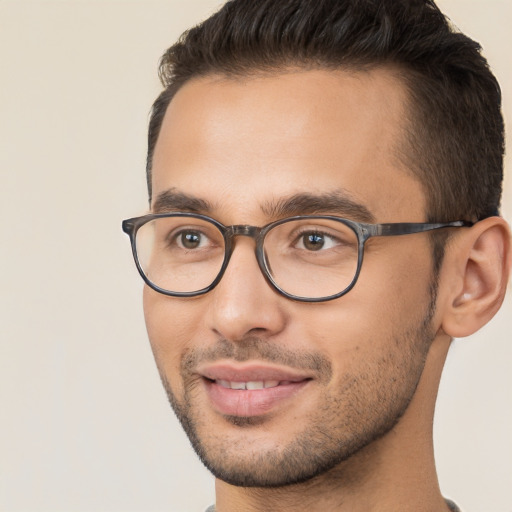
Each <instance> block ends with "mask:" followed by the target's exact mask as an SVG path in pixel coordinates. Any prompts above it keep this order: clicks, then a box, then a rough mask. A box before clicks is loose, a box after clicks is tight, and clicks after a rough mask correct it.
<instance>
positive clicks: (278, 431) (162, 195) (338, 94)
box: [144, 0, 506, 486]
mask: <svg viewBox="0 0 512 512" xmlns="http://www.w3.org/2000/svg"><path fill="white" fill-rule="evenodd" d="M160 74H161V77H162V81H163V84H164V87H165V90H164V91H163V92H162V94H161V95H160V96H159V97H158V99H157V100H156V102H155V104H154V106H153V110H152V114H151V120H150V128H149V148H148V159H147V173H148V187H149V194H150V202H151V205H152V208H153V210H155V205H160V206H162V205H164V206H165V208H168V209H171V210H177V209H178V210H185V211H192V212H197V213H202V214H208V215H209V216H211V217H213V218H215V219H217V220H219V221H220V222H222V223H223V224H225V225H240V224H250V225H253V226H262V225H264V224H267V223H269V222H272V221H275V220H278V219H280V218H282V217H283V216H286V215H294V214H301V213H319V212H320V213H331V214H332V213H337V210H336V212H332V211H330V212H329V211H327V210H328V209H329V207H330V206H329V205H330V204H331V203H330V202H329V201H331V199H332V198H334V199H335V201H333V204H334V203H336V201H337V203H336V204H337V205H338V206H337V207H336V208H338V207H339V205H340V204H343V205H345V206H344V208H345V214H346V216H350V215H351V214H352V213H353V212H354V211H356V215H355V217H354V218H353V220H365V221H368V218H365V219H361V218H360V217H359V218H358V217H357V215H359V214H360V212H361V211H363V210H365V211H367V212H369V217H371V221H372V222H380V223H386V222H443V221H453V220H459V219H460V220H462V219H464V220H473V221H476V220H480V219H485V218H487V217H489V216H493V215H495V214H496V213H497V210H498V207H499V201H500V193H501V179H502V156H503V121H502V117H501V114H500V92H499V87H498V84H497V83H496V80H495V79H494V77H493V75H492V74H491V72H490V71H489V69H488V67H487V64H486V61H485V59H484V58H483V57H482V56H481V55H480V52H479V46H478V45H477V44H476V43H475V42H473V41H471V40H470V39H468V38H467V37H465V36H463V35H462V34H459V33H457V32H455V31H454V30H453V29H452V27H451V26H450V24H449V23H448V22H447V20H446V19H445V18H444V16H443V15H442V14H441V13H440V12H439V10H438V9H437V7H436V6H435V5H434V3H433V2H431V1H428V0H424V1H423V0H410V1H406V0H399V1H397V0H384V1H383V0H380V1H378V2H377V1H375V0H338V1H336V0H315V1H312V0H287V1H283V2H275V1H273V0H256V1H255V0H251V1H242V0H234V1H231V2H228V3H227V4H226V5H225V6H224V7H223V8H222V9H221V10H220V11H219V12H218V13H217V14H215V15H213V16H212V17H211V18H209V19H208V20H206V21H205V22H203V23H202V24H201V25H199V26H198V27H195V28H194V29H192V30H190V31H189V32H187V33H186V34H185V35H184V36H183V37H182V38H181V40H180V41H179V42H178V43H177V44H175V45H174V46H172V47H171V48H170V49H169V50H168V51H167V52H166V54H165V55H164V57H163V58H162V62H161V67H160ZM340 197H342V201H341V202H340V201H339V198H340ZM165 201H168V203H167V205H166V204H165ZM314 201H316V203H315V202H314ZM347 204H350V205H352V206H354V205H356V208H355V210H354V208H352V209H350V208H347ZM326 205H327V206H326ZM299 207H300V208H302V210H301V209H300V208H299ZM333 208H334V207H333ZM358 208H359V209H358ZM357 212H359V213H357ZM285 214H286V215H285ZM484 222H485V221H484ZM483 226H484V227H481V228H478V229H476V230H475V231H474V233H475V235H474V239H475V240H476V239H477V238H478V233H480V232H482V233H483V231H484V228H485V224H483ZM472 229H473V228H472ZM500 229H501V232H502V233H503V232H504V229H505V228H503V227H502V228H500ZM479 230H480V231H479ZM432 238H433V240H434V244H432V243H431V240H430V239H429V237H428V236H426V235H412V236H411V237H397V239H396V240H393V243H390V242H389V240H385V239H381V240H376V241H374V242H372V243H371V245H370V246H369V249H368V251H367V253H365V264H364V266H363V270H364V272H362V273H361V275H360V277H359V281H358V283H357V284H356V286H355V287H354V289H353V290H351V291H350V293H349V294H347V295H345V296H343V297H341V298H339V299H336V300H333V301H331V302H328V303H320V304H306V303H300V302H294V301H290V300H289V299H287V298H284V297H282V296H279V295H278V294H277V293H276V292H275V290H273V289H272V288H271V287H270V286H269V285H268V283H267V282H266V281H265V279H264V278H263V276H262V275H261V273H260V272H259V269H258V267H257V264H256V262H255V258H254V246H253V241H251V240H250V239H247V238H245V237H244V238H242V237H240V239H238V240H237V242H236V246H235V249H234V252H233V255H232V258H231V261H230V263H229V266H228V269H227V270H226V272H225V274H224V276H223V278H222V280H221V282H220V283H219V284H218V285H217V286H216V287H215V288H214V289H213V290H212V291H211V292H209V293H208V294H205V295H202V296H199V297H195V298H175V297H167V296H164V295H161V294H158V293H157V292H155V291H153V290H151V289H149V288H146V289H145V293H144V295H145V297H144V301H145V314H146V321H147V326H148V332H149V336H150V339H151V342H152V347H153V350H154V353H155V358H156V361H157V364H158V367H159V371H160V373H161V376H162V379H163V382H164V385H165V387H166V389H167V391H168V395H169V398H170V400H171V403H172V405H173V407H174V409H175V411H176V412H177V414H178V417H179V418H180V420H181V422H182V424H183V425H184V427H185V429H186V430H187V432H188V434H189V436H190V438H191V440H192V442H193V444H194V446H195V448H196V450H197V451H198V453H199V454H200V456H201V458H202V459H203V461H204V462H205V463H206V465H207V466H208V467H209V468H210V469H211V470H212V471H213V472H214V473H215V474H216V475H217V476H218V477H219V478H221V479H223V480H225V481H227V482H231V483H233V484H236V485H244V486H281V485H285V484H291V483H297V482H302V481H305V480H309V479H311V478H313V477H315V476H317V475H319V474H321V473H323V472H327V471H329V470H332V469H333V468H336V467H339V465H340V464H342V463H343V462H344V461H349V460H353V459H354V458H356V457H358V456H360V454H361V453H363V452H365V450H366V452H368V450H370V449H371V447H373V449H375V450H377V448H376V447H377V446H378V445H379V444H378V443H379V442H381V441H380V440H382V439H384V438H385V437H386V435H387V434H388V433H389V432H390V431H391V430H392V429H394V428H397V425H399V424H400V423H404V422H405V423H407V422H415V421H416V422H419V424H418V423H417V424H416V427H418V426H419V427H420V429H419V430H421V429H423V430H424V431H425V435H427V436H428V435H429V432H430V426H429V422H430V423H431V419H432V414H433V407H434V399H435V387H436V382H437V381H438V379H439V375H440V368H441V367H442V362H443V360H444V356H445V355H446V350H447V348H448V345H449V340H450V333H449V332H447V329H446V328H445V326H446V325H448V326H450V325H454V326H456V325H458V323H457V321H456V320H454V319H453V318H454V317H453V314H452V316H450V315H445V314H444V313H445V310H448V309H449V308H448V307H447V308H443V307H441V308H440V307H438V303H439V301H440V302H441V304H442V305H443V306H444V305H447V304H455V302H456V301H455V299H454V295H455V294H457V296H460V297H467V296H469V295H471V293H469V295H468V286H473V288H472V289H471V290H470V291H473V292H475V286H474V283H475V282H477V281H478V279H476V280H475V279H464V278H462V277H461V273H460V272H454V273H453V278H451V280H450V284H449V286H448V285H447V286H444V287H442V288H440V287H439V286H440V285H439V279H440V276H442V273H441V267H442V262H443V247H444V244H445V241H446V236H443V235H436V236H433V237H432ZM453 238H454V240H453V241H451V242H450V243H451V244H452V245H453V246H454V247H455V248H457V250H458V251H455V250H454V254H455V256H454V255H450V258H451V259H449V261H448V264H451V263H453V264H455V263H454V262H457V264H458V265H459V267H463V266H464V265H463V263H462V260H463V257H462V256H461V254H462V253H463V252H464V248H465V247H466V246H468V243H469V242H467V241H466V242H464V239H463V238H462V235H458V234H454V235H453ZM495 238H499V237H495ZM489 244H490V243H489ZM489 244H487V245H489ZM502 245H503V244H502ZM432 247H433V248H434V250H433V251H432ZM466 252H467V253H469V250H468V251H466ZM505 252H506V251H505ZM505 259H506V258H505ZM474 267H475V265H466V266H465V268H470V269H474ZM475 274H478V277H480V276H481V274H482V272H477V273H475ZM457 286H458V288H457ZM487 288H489V287H488V286H487ZM497 288H500V290H501V292H500V293H501V295H502V294H503V286H502V284H501V285H500V286H497ZM490 301H491V302H493V301H492V300H490ZM499 302H500V301H499V300H494V302H493V304H494V306H493V307H494V310H495V309H496V308H495V307H496V305H497V307H499ZM450 311H451V310H450ZM490 314H491V313H489V315H490ZM450 322H451V323H450ZM477 323H478V322H476V323H475V325H476V324H477ZM453 332H454V333H455V334H457V329H456V328H453ZM459 332H460V331H459ZM239 381H243V382H250V383H251V384H250V386H253V385H254V386H257V387H260V386H261V385H264V386H266V385H267V384H269V386H270V387H269V389H272V390H273V391H267V390H265V391H262V392H261V395H259V396H258V395H257V393H258V392H259V390H251V389H247V390H234V389H228V388H229V387H230V386H231V387H233V386H234V387H236V386H237V384H233V383H237V382H239ZM276 383H277V384H276ZM250 386H249V387H250ZM418 390H419V391H418ZM236 393H238V395H236ZM418 396H419V397H423V400H424V402H421V398H418ZM425 397H427V398H425ZM411 408H412V409H413V411H416V413H418V414H414V413H409V419H405V420H404V418H407V415H408V411H410V410H411ZM411 418H413V419H411ZM418 418H419V419H418ZM380 446H382V442H381V445H380ZM276 468H277V469H276Z"/></svg>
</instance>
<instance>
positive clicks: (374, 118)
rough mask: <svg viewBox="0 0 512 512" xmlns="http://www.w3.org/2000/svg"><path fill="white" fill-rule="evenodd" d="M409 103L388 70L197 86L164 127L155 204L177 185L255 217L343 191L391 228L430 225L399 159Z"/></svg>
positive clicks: (222, 80) (213, 79)
mask: <svg viewBox="0 0 512 512" xmlns="http://www.w3.org/2000/svg"><path fill="white" fill-rule="evenodd" d="M406 98H407V96H406V93H405V88H404V87H403V86H402V84H401V82H400V81H398V79H396V78H395V77H394V76H393V74H392V73H391V72H390V71H387V70H373V71H367V72H353V73H351V72H346V71H325V70H311V71H289V72H287V73H280V74H272V75H260V76H251V77H245V78H236V79H231V78H226V77H221V76H208V77H204V78H201V79H195V80H192V81H190V82H189V83H187V84H185V85H184V86H183V87H182V88H181V89H180V90H179V91H178V93H177V94H176V96H175V97H174V98H173V100H172V101H171V103H170V105H169V107H168V109H167V112H166V114H165V117H164V121H163V123H162V128H161V131H160V135H159V138H158V141H157V144H156V147H155V153H154V157H153V198H154V200H155V199H157V198H158V196H159V194H161V193H164V192H165V191H167V190H170V189H173V190H178V191H179V192H183V193H185V194H189V195H194V196H195V197H198V198H200V199H204V200H205V201H208V203H209V204H210V205H212V209H213V210H216V211H217V210H219V212H218V213H219V214H226V215H229V214H230V213H236V214H237V215H246V216H251V215H255V214H256V210H258V208H259V210H260V211H263V210H264V209H265V208H264V207H263V205H265V204H267V205H268V203H269V202H272V201H279V200H281V199H282V198H285V197H289V196H292V195H296V194H304V193H308V194H317V195H325V194H332V193H333V192H335V193H339V194H341V195H344V196H347V197H349V198H351V199H352V200H354V201H355V202H358V203H361V204H363V205H365V206H366V207H367V208H368V209H369V210H371V211H372V213H373V214H374V216H375V218H376V219H378V220H379V221H381V222H388V221H389V222H391V221H396V222H398V221H401V220H408V221H414V220H423V218H424V197H423V193H422V190H421V186H420V185H419V183H418V182H417V181H416V180H415V179H414V178H413V177H412V176H411V175H410V174H409V173H408V172H407V171H406V169H404V168H403V165H402V164H401V162H400V158H399V153H400V151H401V146H402V140H403V137H404V133H405V131H406V129H407V125H406V122H405V121H404V120H405V119H407V109H406ZM267 210H268V209H267ZM216 211H212V212H209V213H212V214H214V213H217V212H216ZM400 211H402V212H403V211H405V212H407V213H408V214H409V216H408V217H407V219H402V218H400V219H399V218H397V217H396V214H397V212H398V213H400ZM261 215H263V214H261ZM411 215H412V217H411ZM413 217H414V218H413ZM246 220H247V221H248V220H249V219H245V220H244V219H240V218H238V219H237V220H236V221H235V222H245V221H246Z"/></svg>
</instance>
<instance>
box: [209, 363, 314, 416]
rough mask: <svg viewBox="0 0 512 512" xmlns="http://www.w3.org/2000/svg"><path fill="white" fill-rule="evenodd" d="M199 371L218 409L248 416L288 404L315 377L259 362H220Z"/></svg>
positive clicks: (221, 411)
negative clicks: (237, 363) (233, 363)
mask: <svg viewBox="0 0 512 512" xmlns="http://www.w3.org/2000/svg"><path fill="white" fill-rule="evenodd" d="M199 373H200V375H201V377H202V380H203V383H204V387H205V389H206V393H207V396H208V399H209V401H210V404H211V406H212V407H213V409H214V410H215V411H216V412H218V413H220V414H222V415H226V416H236V417H245V418H247V417H253V416H261V415H263V414H267V413H269V412H270V411H276V410H278V409H279V408H280V407H284V406H285V405H286V404H287V403H289V402H290V401H291V400H292V399H293V398H294V397H295V395H296V394H297V393H299V392H300V391H301V390H303V389H304V388H305V387H306V386H307V385H308V384H309V383H310V382H311V381H312V380H313V379H312V377H311V376H310V375H301V374H300V373H298V372H295V371H293V370H290V369H283V368H279V367H272V366H262V365H258V364H245V365H241V366H235V365H231V364H216V365H211V366H207V367H204V368H201V369H200V372H199Z"/></svg>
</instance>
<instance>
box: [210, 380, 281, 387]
mask: <svg viewBox="0 0 512 512" xmlns="http://www.w3.org/2000/svg"><path fill="white" fill-rule="evenodd" d="M216 382H217V384H218V385H219V386H222V387H223V388H227V389H264V388H275V387H276V386H279V381H278V380H266V381H263V380H257V381H249V382H232V381H227V380H220V379H219V380H217V381H216Z"/></svg>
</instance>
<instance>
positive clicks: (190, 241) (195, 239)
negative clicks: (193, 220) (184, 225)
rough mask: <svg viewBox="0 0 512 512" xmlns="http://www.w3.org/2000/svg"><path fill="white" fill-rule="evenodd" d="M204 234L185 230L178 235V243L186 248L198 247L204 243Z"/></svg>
mask: <svg viewBox="0 0 512 512" xmlns="http://www.w3.org/2000/svg"><path fill="white" fill-rule="evenodd" d="M202 238H203V235H202V234H201V233H198V232H195V231H184V232H183V233H181V234H180V235H179V237H178V239H179V242H178V245H181V247H183V248H184V249H197V248H198V247H201V245H202V240H201V239H202Z"/></svg>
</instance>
